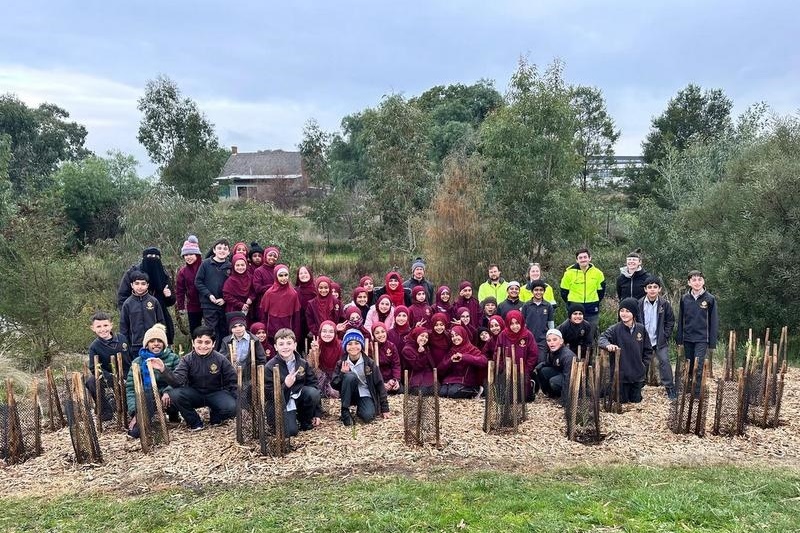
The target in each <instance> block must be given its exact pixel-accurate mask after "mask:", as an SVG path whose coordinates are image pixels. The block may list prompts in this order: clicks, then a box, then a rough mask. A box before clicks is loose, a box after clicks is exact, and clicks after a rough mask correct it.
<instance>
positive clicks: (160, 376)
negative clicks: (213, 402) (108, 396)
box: [125, 324, 180, 439]
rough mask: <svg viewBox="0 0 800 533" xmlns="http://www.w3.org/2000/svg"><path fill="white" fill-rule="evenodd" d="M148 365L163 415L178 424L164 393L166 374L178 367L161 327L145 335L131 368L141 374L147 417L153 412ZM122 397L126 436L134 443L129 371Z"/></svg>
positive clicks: (135, 430)
mask: <svg viewBox="0 0 800 533" xmlns="http://www.w3.org/2000/svg"><path fill="white" fill-rule="evenodd" d="M148 361H152V363H151V364H152V366H153V374H155V378H156V386H157V387H158V394H159V395H160V397H161V404H162V406H163V408H164V411H165V412H166V414H167V416H169V420H170V422H180V418H179V417H178V408H177V407H176V406H175V405H174V404H173V403H172V402H171V401H170V397H169V392H168V391H169V390H170V389H171V388H172V387H171V386H170V385H169V383H168V382H167V380H166V378H165V376H164V373H165V372H166V371H167V370H169V371H172V370H174V369H175V368H176V367H177V366H178V362H179V361H180V358H179V357H178V356H177V355H176V354H175V352H173V351H172V350H170V349H169V347H168V346H167V329H166V327H164V326H163V325H161V324H156V325H155V326H153V327H152V328H150V329H148V330H147V331H146V332H145V334H144V346H143V347H142V349H140V350H139V356H138V357H137V358H136V359H134V360H133V363H132V365H134V364H137V365H139V371H140V372H141V373H142V385H143V389H144V395H145V397H146V399H147V401H146V402H145V403H146V405H147V411H148V413H147V416H149V417H152V416H153V413H154V412H155V398H154V397H153V386H152V383H151V381H150V370H149V369H148V368H147V362H148ZM132 365H131V366H132ZM125 395H126V397H127V400H128V414H129V415H130V417H131V419H130V420H131V421H130V423H129V424H128V435H130V436H131V437H133V438H134V439H138V438H139V423H138V422H137V418H138V417H137V413H136V392H135V389H134V386H133V370H131V371H130V372H128V378H127V380H126V381H125Z"/></svg>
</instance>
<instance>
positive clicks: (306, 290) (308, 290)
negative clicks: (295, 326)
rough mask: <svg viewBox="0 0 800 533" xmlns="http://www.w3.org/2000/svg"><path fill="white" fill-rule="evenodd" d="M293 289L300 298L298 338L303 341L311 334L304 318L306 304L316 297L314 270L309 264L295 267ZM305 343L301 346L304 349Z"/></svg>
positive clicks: (306, 308)
mask: <svg viewBox="0 0 800 533" xmlns="http://www.w3.org/2000/svg"><path fill="white" fill-rule="evenodd" d="M294 290H295V291H297V298H298V299H299V300H300V336H299V337H297V338H298V339H301V340H303V341H304V342H305V341H306V340H307V339H310V338H311V337H312V335H310V334H309V331H310V329H309V327H308V321H307V320H306V311H307V310H308V304H309V302H310V301H311V300H313V299H314V298H316V297H317V287H316V285H315V283H314V271H313V270H312V269H311V267H310V266H306V265H303V266H301V267H300V268H298V269H297V275H296V277H295V282H294ZM306 346H307V345H303V346H301V349H303V350H305V349H306Z"/></svg>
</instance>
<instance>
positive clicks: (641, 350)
mask: <svg viewBox="0 0 800 533" xmlns="http://www.w3.org/2000/svg"><path fill="white" fill-rule="evenodd" d="M609 344H616V345H617V346H619V348H620V350H622V357H620V360H619V381H620V383H640V382H643V381H644V380H645V377H646V375H647V368H648V366H649V365H650V359H652V357H653V345H652V344H651V343H650V338H649V337H648V336H647V330H645V329H644V326H643V325H642V324H641V323H639V322H634V325H633V331H631V330H630V328H628V326H626V325H625V324H623V323H622V322H617V323H616V324H614V325H613V326H611V327H610V328H608V329H607V330H605V331H604V332H603V334H602V335H600V341H599V342H598V345H599V346H600V348H606V347H607V346H608V345H609ZM617 354H618V352H617V353H612V354H611V355H612V357H616V356H617Z"/></svg>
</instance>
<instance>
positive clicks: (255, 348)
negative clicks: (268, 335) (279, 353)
mask: <svg viewBox="0 0 800 533" xmlns="http://www.w3.org/2000/svg"><path fill="white" fill-rule="evenodd" d="M227 318H228V328H229V329H230V332H231V334H230V335H228V336H226V337H225V338H224V339H222V348H223V350H227V353H228V356H229V357H230V358H231V359H232V362H233V361H235V362H236V363H235V364H236V365H238V366H240V367H242V379H243V380H244V381H250V379H251V377H252V376H251V375H250V370H251V368H250V354H253V355H254V356H255V360H256V365H265V364H267V354H266V353H265V351H264V348H263V347H262V346H261V343H260V342H258V339H256V338H255V337H253V336H251V335H250V333H248V332H247V317H246V316H245V314H244V313H242V312H233V313H228V314H227Z"/></svg>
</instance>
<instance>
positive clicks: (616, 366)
mask: <svg viewBox="0 0 800 533" xmlns="http://www.w3.org/2000/svg"><path fill="white" fill-rule="evenodd" d="M620 359H622V348H621V347H620V348H619V349H618V350H617V351H616V352H615V353H614V393H613V400H614V403H615V404H616V409H615V412H616V413H620V414H621V413H622V403H620V400H619V364H620V363H619V361H620Z"/></svg>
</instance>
